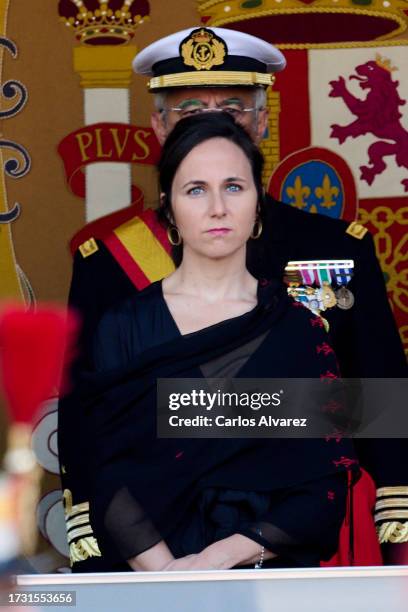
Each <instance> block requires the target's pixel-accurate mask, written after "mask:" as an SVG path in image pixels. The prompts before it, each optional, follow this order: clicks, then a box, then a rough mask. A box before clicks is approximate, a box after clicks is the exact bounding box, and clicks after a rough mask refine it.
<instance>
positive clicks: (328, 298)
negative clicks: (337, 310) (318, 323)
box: [319, 281, 337, 309]
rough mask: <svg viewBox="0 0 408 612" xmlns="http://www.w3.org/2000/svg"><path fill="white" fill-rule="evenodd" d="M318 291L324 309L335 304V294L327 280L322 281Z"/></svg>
mask: <svg viewBox="0 0 408 612" xmlns="http://www.w3.org/2000/svg"><path fill="white" fill-rule="evenodd" d="M319 293H320V297H321V300H322V302H323V304H324V307H325V309H326V308H333V306H335V305H336V304H337V300H336V295H335V293H334V291H333V289H332V288H331V286H330V285H329V283H328V282H326V281H325V282H324V283H323V285H322V287H321V288H320V291H319Z"/></svg>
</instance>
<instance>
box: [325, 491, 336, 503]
mask: <svg viewBox="0 0 408 612" xmlns="http://www.w3.org/2000/svg"><path fill="white" fill-rule="evenodd" d="M335 497H336V494H335V493H334V491H327V499H329V500H330V501H333V499H334V498H335Z"/></svg>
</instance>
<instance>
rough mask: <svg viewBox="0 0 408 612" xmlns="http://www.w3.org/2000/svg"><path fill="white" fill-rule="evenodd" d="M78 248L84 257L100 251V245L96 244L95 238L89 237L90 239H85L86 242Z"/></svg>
mask: <svg viewBox="0 0 408 612" xmlns="http://www.w3.org/2000/svg"><path fill="white" fill-rule="evenodd" d="M78 248H79V252H80V253H81V255H82V257H83V258H84V259H85V257H89V256H90V255H93V254H94V253H96V251H99V247H98V245H97V244H96V240H95V238H89V240H85V242H83V243H82V244H80V245H79V247H78Z"/></svg>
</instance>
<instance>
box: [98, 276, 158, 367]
mask: <svg viewBox="0 0 408 612" xmlns="http://www.w3.org/2000/svg"><path fill="white" fill-rule="evenodd" d="M161 295H162V294H161V281H155V282H153V283H151V284H150V285H149V286H148V287H146V288H145V289H143V290H142V291H138V292H136V291H135V294H134V295H133V296H131V297H128V298H126V299H125V300H123V301H121V302H119V303H118V304H116V305H115V306H113V307H111V308H110V309H109V310H107V311H106V312H105V313H104V315H103V316H102V318H101V320H100V322H99V324H98V327H97V331H96V334H95V338H94V362H95V364H96V366H97V369H110V368H114V367H121V366H125V365H127V364H128V363H129V361H131V360H132V359H134V358H135V357H137V356H138V355H139V354H140V353H142V352H143V351H144V350H146V349H147V348H150V346H152V345H154V344H157V343H159V342H160V341H161V340H162V339H163V338H164V337H165V336H166V334H167V331H166V329H167V322H166V319H165V311H164V309H163V301H162V297H161Z"/></svg>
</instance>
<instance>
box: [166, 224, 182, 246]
mask: <svg viewBox="0 0 408 612" xmlns="http://www.w3.org/2000/svg"><path fill="white" fill-rule="evenodd" d="M172 232H177V239H176V240H173V236H172ZM167 238H168V239H169V242H170V244H172V245H173V246H179V245H180V244H181V243H182V239H181V234H180V232H179V230H178V228H177V227H176V226H175V225H169V227H168V228H167Z"/></svg>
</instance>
